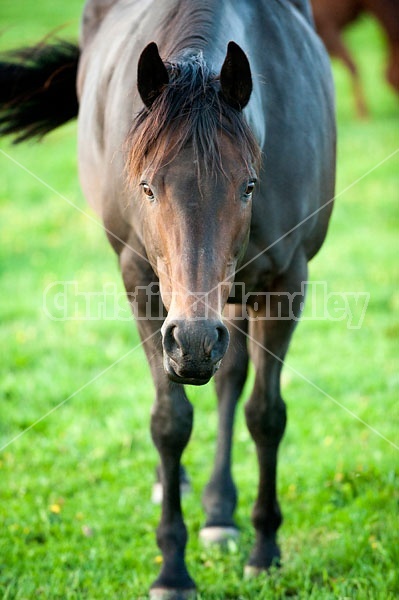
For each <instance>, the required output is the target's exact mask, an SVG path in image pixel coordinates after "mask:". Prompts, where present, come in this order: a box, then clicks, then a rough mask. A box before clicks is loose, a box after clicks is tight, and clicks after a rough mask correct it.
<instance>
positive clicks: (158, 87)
mask: <svg viewBox="0 0 399 600" xmlns="http://www.w3.org/2000/svg"><path fill="white" fill-rule="evenodd" d="M167 83H169V75H168V72H167V70H166V67H165V65H164V63H163V62H162V59H161V57H160V56H159V52H158V46H157V45H156V43H155V42H151V44H148V46H146V47H145V48H144V50H143V52H142V53H141V56H140V58H139V64H138V67H137V87H138V90H139V94H140V97H141V99H142V101H143V102H144V104H145V105H146V107H147V108H151V106H152V104H153V102H154V100H156V99H157V98H158V96H159V94H160V93H161V92H162V88H163V86H164V85H166V84H167Z"/></svg>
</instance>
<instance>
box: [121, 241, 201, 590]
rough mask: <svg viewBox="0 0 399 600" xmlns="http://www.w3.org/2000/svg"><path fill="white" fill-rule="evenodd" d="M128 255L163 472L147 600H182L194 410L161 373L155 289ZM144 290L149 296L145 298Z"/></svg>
mask: <svg viewBox="0 0 399 600" xmlns="http://www.w3.org/2000/svg"><path fill="white" fill-rule="evenodd" d="M132 258H134V257H131V256H130V252H129V249H128V248H126V249H125V250H124V251H123V254H122V257H121V267H122V274H123V279H124V283H125V288H126V290H127V292H128V297H129V300H130V302H131V305H132V309H133V313H134V315H135V316H136V319H137V326H138V329H139V332H140V337H141V339H142V340H143V346H144V350H145V352H146V355H147V359H148V362H149V365H150V369H151V374H152V378H153V381H154V384H155V391H156V397H155V403H154V406H153V409H152V414H151V435H152V439H153V441H154V444H155V446H156V448H157V450H158V452H159V456H160V461H161V471H162V484H163V494H162V508H161V520H160V524H159V526H158V529H157V543H158V546H159V548H160V550H161V552H162V558H163V562H162V569H161V572H160V574H159V576H158V578H157V579H156V581H155V582H154V583H153V584H152V586H151V591H150V598H151V600H186V599H187V598H189V597H191V596H192V595H193V594H194V591H195V584H194V581H193V580H192V579H191V577H190V575H189V573H188V571H187V567H186V564H185V548H186V544H187V529H186V526H185V524H184V521H183V514H182V509H181V502H180V469H181V467H180V461H181V456H182V453H183V450H184V448H185V447H186V445H187V443H188V440H189V439H190V435H191V430H192V424H193V409H192V406H191V404H190V402H189V401H188V399H187V396H186V394H185V391H184V388H183V386H182V385H179V384H176V383H173V382H171V381H170V380H169V378H168V377H167V375H166V373H165V371H164V368H163V349H162V336H161V326H162V323H163V320H162V315H160V314H159V312H160V311H159V307H160V305H161V303H160V298H159V292H156V291H155V292H154V289H155V290H156V289H157V284H156V283H155V285H154V283H150V284H148V285H147V286H146V283H145V282H146V281H147V282H148V281H151V279H150V278H151V275H153V274H152V273H151V272H148V271H149V269H148V266H147V265H145V264H144V265H143V266H142V268H141V269H139V268H138V264H137V263H138V261H137V258H136V259H135V260H133V259H132ZM146 289H148V290H149V292H148V293H147V292H146Z"/></svg>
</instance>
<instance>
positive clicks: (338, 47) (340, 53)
mask: <svg viewBox="0 0 399 600" xmlns="http://www.w3.org/2000/svg"><path fill="white" fill-rule="evenodd" d="M332 54H333V55H334V56H335V57H336V58H339V59H340V60H341V61H342V62H343V63H344V65H346V67H347V68H348V69H349V72H350V74H351V76H352V85H353V93H354V96H355V103H356V111H357V114H358V116H359V117H361V118H365V117H367V116H368V108H367V103H366V99H365V97H364V92H363V87H362V83H361V80H360V75H359V71H358V68H357V66H356V64H355V62H354V60H353V59H352V57H351V55H350V53H349V50H348V49H347V48H346V46H345V45H344V43H343V41H342V39H341V38H340V37H337V39H336V40H335V44H334V48H333V50H332Z"/></svg>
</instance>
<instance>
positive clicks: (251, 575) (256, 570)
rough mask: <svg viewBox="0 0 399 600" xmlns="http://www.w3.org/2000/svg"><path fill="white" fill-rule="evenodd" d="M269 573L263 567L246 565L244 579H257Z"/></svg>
mask: <svg viewBox="0 0 399 600" xmlns="http://www.w3.org/2000/svg"><path fill="white" fill-rule="evenodd" d="M266 572H267V569H262V568H261V567H254V566H253V565H245V567H244V578H245V579H255V578H256V577H259V575H262V574H264V573H266Z"/></svg>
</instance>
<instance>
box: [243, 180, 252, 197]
mask: <svg viewBox="0 0 399 600" xmlns="http://www.w3.org/2000/svg"><path fill="white" fill-rule="evenodd" d="M254 188H255V182H254V181H249V182H248V184H247V187H246V188H245V192H244V196H247V197H249V196H250V195H251V194H252V192H253V191H254Z"/></svg>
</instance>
